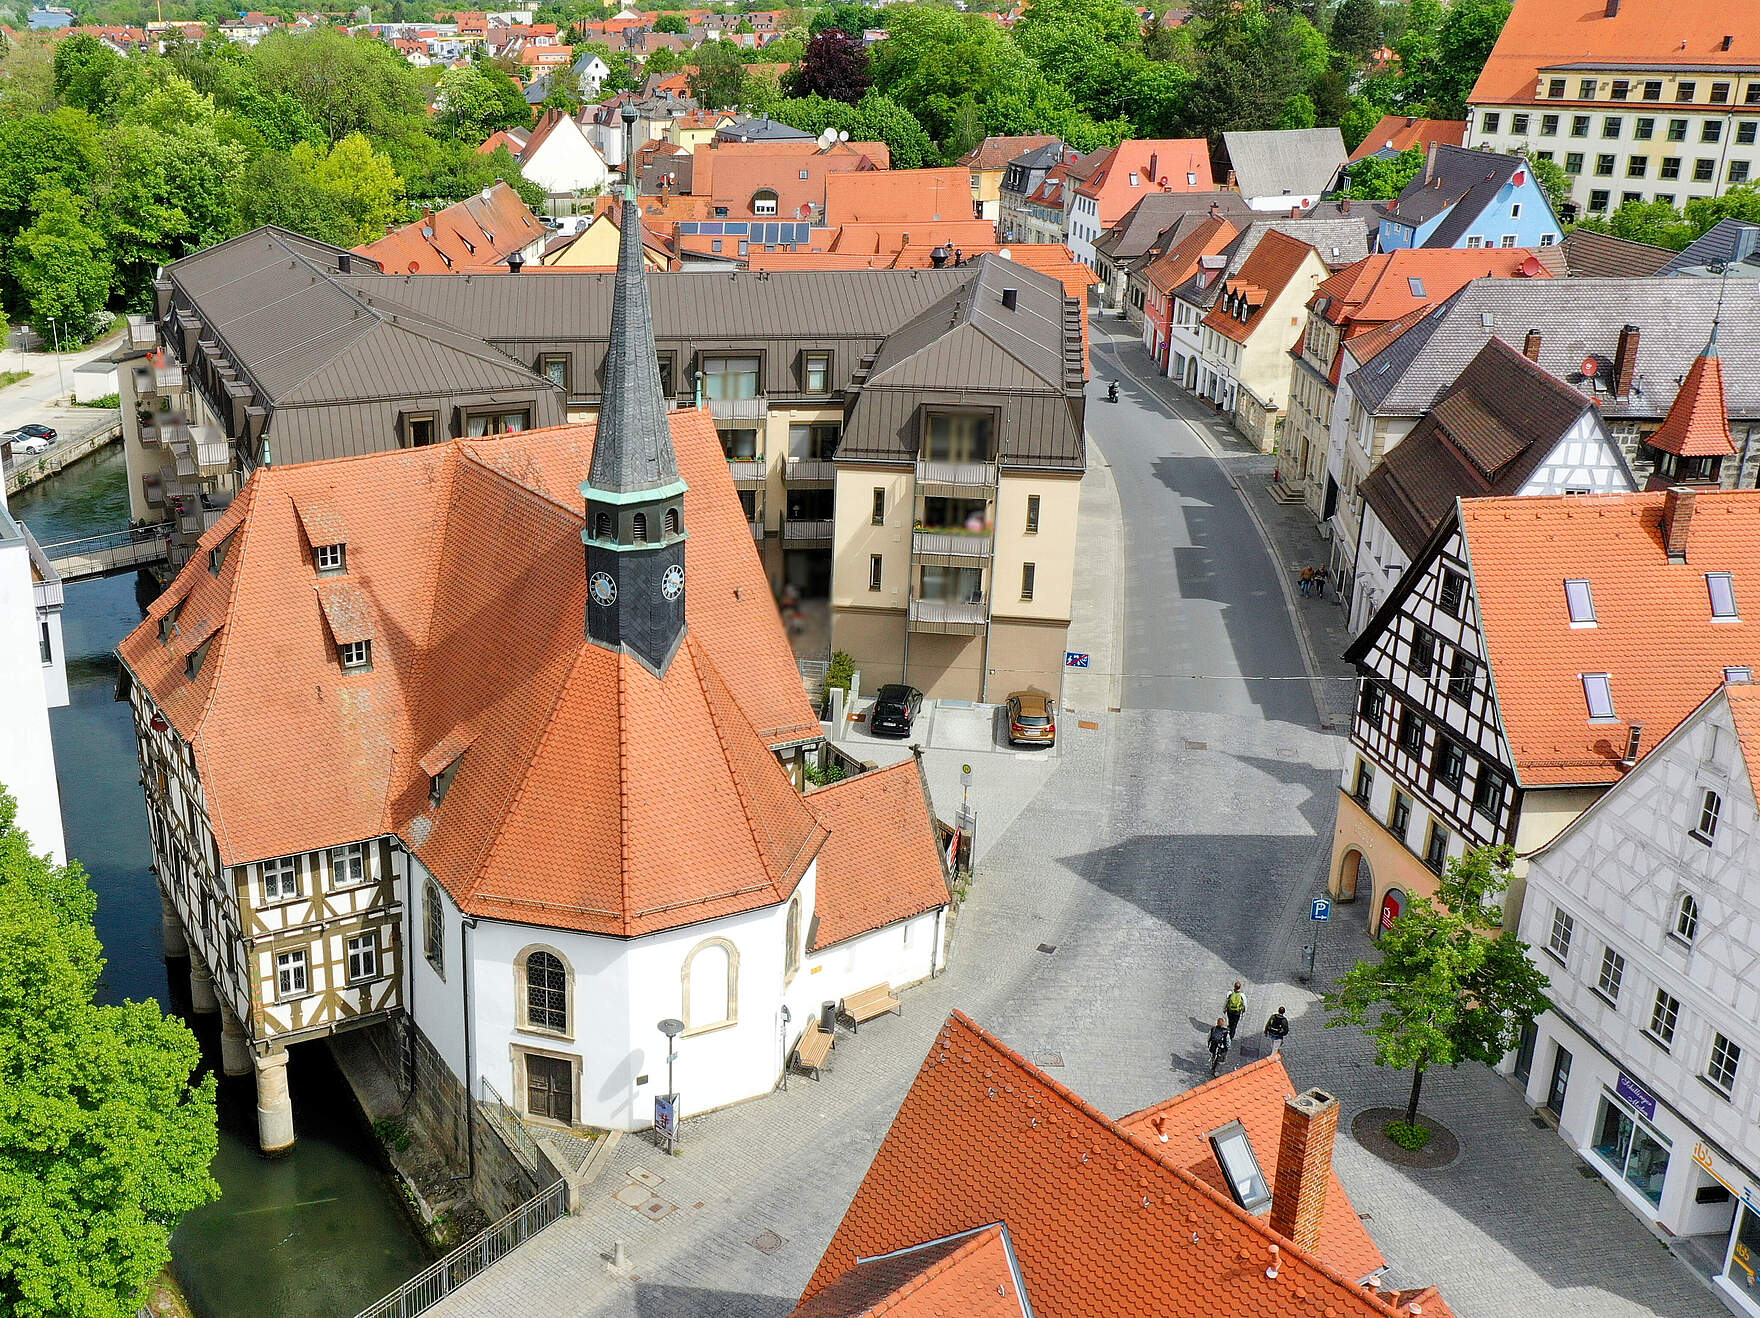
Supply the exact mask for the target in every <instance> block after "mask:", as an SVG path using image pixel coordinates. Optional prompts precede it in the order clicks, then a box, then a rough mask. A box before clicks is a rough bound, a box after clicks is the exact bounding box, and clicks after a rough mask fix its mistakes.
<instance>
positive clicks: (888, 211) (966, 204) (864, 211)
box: [825, 166, 996, 236]
mask: <svg viewBox="0 0 1760 1318" xmlns="http://www.w3.org/2000/svg"><path fill="white" fill-rule="evenodd" d="M825 218H826V221H827V223H830V224H842V225H851V224H884V225H909V224H912V223H916V222H919V221H921V222H935V223H938V222H942V221H948V222H952V221H958V220H970V219H972V218H973V216H972V184H971V176H970V175H969V174H968V173H967V172H966V171H965V170H963V169H958V168H955V167H953V166H948V167H946V168H943V169H895V170H889V171H887V172H886V173H884V174H878V173H873V172H868V173H862V174H833V175H832V176H831V177H829V178H827V179H826V180H825ZM985 223H986V224H988V221H985ZM989 232H990V233H991V235H992V236H994V234H995V232H996V226H995V225H993V224H991V225H989Z"/></svg>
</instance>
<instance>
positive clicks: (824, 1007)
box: [819, 1002, 837, 1034]
mask: <svg viewBox="0 0 1760 1318" xmlns="http://www.w3.org/2000/svg"><path fill="white" fill-rule="evenodd" d="M819 1028H820V1029H821V1030H824V1031H825V1033H827V1034H835V1033H837V1004H836V1003H835V1002H821V1003H820V1004H819Z"/></svg>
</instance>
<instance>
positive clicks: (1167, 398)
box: [1066, 323, 1356, 732]
mask: <svg viewBox="0 0 1760 1318" xmlns="http://www.w3.org/2000/svg"><path fill="white" fill-rule="evenodd" d="M1097 329H1098V331H1099V332H1098V333H1097V334H1096V336H1095V338H1096V342H1095V349H1096V352H1097V353H1098V352H1101V351H1104V352H1105V353H1107V354H1108V356H1109V357H1110V358H1111V359H1112V360H1113V361H1116V362H1117V363H1118V365H1119V367H1120V369H1122V370H1123V371H1124V372H1125V373H1126V374H1128V375H1129V376H1130V377H1131V378H1132V379H1133V380H1134V381H1135V382H1136V383H1137V384H1138V385H1139V386H1140V387H1142V388H1144V389H1147V390H1149V391H1151V392H1152V393H1154V394H1155V396H1156V397H1157V398H1159V399H1161V401H1162V402H1164V403H1165V404H1166V405H1167V406H1168V408H1169V409H1171V410H1172V411H1173V412H1174V413H1175V414H1176V415H1178V416H1179V418H1180V419H1181V420H1182V421H1184V422H1185V423H1186V425H1188V426H1190V427H1191V429H1192V430H1193V431H1194V432H1196V433H1197V434H1198V435H1199V436H1200V437H1201V438H1202V439H1203V440H1204V442H1205V444H1206V445H1207V446H1208V447H1209V449H1210V451H1211V453H1212V455H1213V456H1214V457H1215V458H1216V461H1217V462H1218V463H1219V464H1220V465H1221V467H1222V469H1223V470H1224V471H1225V472H1227V473H1228V477H1229V479H1230V481H1232V482H1233V484H1234V486H1235V488H1236V489H1238V490H1239V491H1240V492H1241V494H1242V495H1243V496H1244V499H1243V501H1244V502H1245V503H1246V506H1247V510H1248V511H1249V512H1250V513H1252V515H1253V520H1254V521H1255V522H1256V523H1258V526H1259V532H1260V535H1261V537H1262V538H1263V539H1264V541H1265V544H1266V546H1267V548H1268V549H1269V550H1270V552H1271V556H1272V558H1273V559H1274V560H1275V561H1276V562H1277V564H1278V565H1279V566H1280V567H1281V568H1282V569H1283V587H1284V598H1285V600H1286V601H1287V603H1288V605H1289V611H1290V613H1291V614H1292V615H1293V616H1294V618H1295V620H1296V624H1297V627H1298V630H1299V634H1300V639H1301V642H1302V646H1303V655H1302V660H1303V664H1304V666H1305V667H1306V668H1307V670H1308V674H1309V677H1310V679H1311V681H1312V682H1313V685H1314V704H1315V706H1316V708H1317V709H1318V710H1319V711H1320V715H1321V728H1322V730H1323V731H1332V732H1345V731H1348V730H1349V728H1350V722H1351V710H1352V706H1353V702H1354V700H1355V698H1356V672H1355V670H1354V669H1353V668H1352V667H1351V666H1350V665H1349V664H1347V663H1345V661H1344V651H1345V647H1346V646H1348V645H1349V644H1350V641H1351V637H1350V634H1349V632H1348V631H1347V630H1346V628H1345V613H1344V609H1343V607H1342V606H1341V605H1340V604H1339V603H1338V601H1337V599H1336V597H1334V596H1332V595H1328V597H1327V598H1326V599H1325V600H1318V599H1308V598H1306V597H1304V596H1303V595H1302V594H1301V593H1300V592H1299V591H1298V590H1297V588H1296V586H1297V582H1298V581H1299V580H1300V578H1301V573H1302V569H1303V568H1304V567H1310V566H1314V565H1316V564H1320V563H1325V562H1326V561H1327V560H1328V558H1329V556H1330V546H1329V544H1328V542H1327V541H1326V540H1324V539H1322V538H1321V536H1320V533H1319V531H1318V530H1317V529H1316V528H1315V525H1314V519H1313V518H1312V517H1311V516H1310V515H1309V514H1308V511H1307V509H1306V508H1305V507H1304V506H1303V505H1301V504H1283V503H1279V502H1278V501H1277V500H1275V499H1273V498H1272V497H1271V473H1272V471H1273V470H1274V469H1275V468H1276V466H1277V459H1276V458H1275V457H1274V456H1272V455H1270V454H1266V453H1260V452H1259V451H1258V449H1256V448H1255V447H1254V446H1253V445H1252V444H1251V443H1250V442H1249V441H1248V440H1247V439H1246V438H1245V436H1243V435H1241V434H1240V432H1238V431H1237V430H1235V429H1234V428H1233V427H1232V426H1230V425H1229V424H1228V421H1227V420H1226V418H1224V417H1223V416H1222V415H1221V414H1220V413H1218V412H1217V411H1215V410H1214V409H1213V408H1209V407H1206V406H1205V405H1204V404H1202V403H1200V402H1199V401H1198V400H1196V399H1195V398H1193V397H1192V396H1191V395H1190V394H1188V393H1186V391H1185V390H1183V389H1181V388H1179V387H1178V386H1176V385H1175V384H1174V383H1173V382H1172V381H1171V380H1169V379H1167V378H1166V377H1165V376H1163V375H1161V374H1160V372H1159V371H1157V370H1156V369H1155V363H1154V361H1153V359H1152V358H1151V357H1150V356H1149V353H1148V350H1147V349H1145V348H1144V347H1143V345H1142V341H1141V340H1140V339H1138V338H1136V337H1135V336H1134V335H1128V334H1126V333H1119V332H1113V333H1110V334H1109V333H1108V331H1109V330H1110V329H1111V326H1110V325H1109V324H1105V323H1102V324H1101V325H1100V326H1098V327H1097ZM1082 497H1083V501H1084V508H1085V505H1086V500H1087V497H1088V487H1087V484H1086V483H1085V482H1084V484H1083V486H1082ZM1074 634H1075V632H1074V628H1073V625H1072V628H1071V636H1072V638H1073V636H1074ZM1072 644H1073V640H1072ZM1066 703H1067V702H1066Z"/></svg>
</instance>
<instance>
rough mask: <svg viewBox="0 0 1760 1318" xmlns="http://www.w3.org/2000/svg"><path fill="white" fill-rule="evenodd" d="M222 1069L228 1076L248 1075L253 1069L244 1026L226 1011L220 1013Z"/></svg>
mask: <svg viewBox="0 0 1760 1318" xmlns="http://www.w3.org/2000/svg"><path fill="white" fill-rule="evenodd" d="M220 1069H221V1070H222V1071H224V1072H226V1074H227V1075H247V1074H249V1072H250V1069H251V1049H250V1044H248V1043H247V1042H246V1041H245V1037H244V1025H243V1023H242V1022H240V1020H239V1019H238V1017H236V1016H234V1015H233V1014H232V1013H231V1012H230V1011H226V1010H224V1009H222V1010H221V1012H220Z"/></svg>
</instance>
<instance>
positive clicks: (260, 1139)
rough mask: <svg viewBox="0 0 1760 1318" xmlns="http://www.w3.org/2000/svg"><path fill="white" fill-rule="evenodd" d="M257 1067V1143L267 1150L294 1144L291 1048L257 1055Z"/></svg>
mask: <svg viewBox="0 0 1760 1318" xmlns="http://www.w3.org/2000/svg"><path fill="white" fill-rule="evenodd" d="M254 1061H255V1063H256V1068H257V1145H258V1147H259V1148H261V1149H262V1150H263V1152H264V1153H269V1154H276V1153H286V1152H287V1151H288V1150H289V1149H291V1148H292V1147H293V1096H292V1095H291V1094H289V1093H288V1092H287V1052H286V1050H284V1049H283V1050H280V1051H277V1052H272V1053H269V1054H267V1055H266V1056H260V1057H257V1058H255V1059H254Z"/></svg>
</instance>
